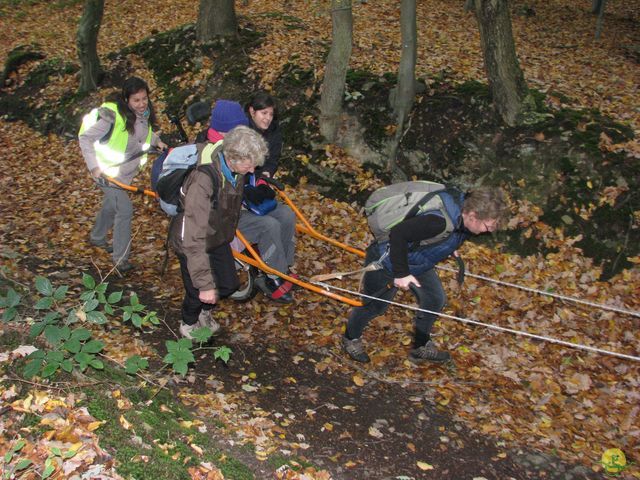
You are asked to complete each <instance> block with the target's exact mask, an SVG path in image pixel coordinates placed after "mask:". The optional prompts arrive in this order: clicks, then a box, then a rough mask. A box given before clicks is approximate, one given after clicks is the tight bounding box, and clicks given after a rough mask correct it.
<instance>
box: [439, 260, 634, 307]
mask: <svg viewBox="0 0 640 480" xmlns="http://www.w3.org/2000/svg"><path fill="white" fill-rule="evenodd" d="M436 268H437V269H439V270H445V271H447V272H453V273H456V270H455V269H453V268H451V267H444V266H441V265H437V266H436ZM465 275H466V276H467V277H471V278H477V279H480V280H485V281H487V282H491V283H495V284H498V285H503V286H505V287H513V288H518V289H520V290H524V291H525V292H531V293H537V294H538V295H546V296H548V297H553V298H557V299H558V300H565V301H567V302H573V303H579V304H581V305H588V306H589V307H595V308H600V309H602V310H609V311H611V312H616V313H623V314H625V315H632V316H634V317H640V312H637V311H634V310H627V309H625V308H618V307H614V306H611V305H605V304H602V303H596V302H589V301H588V300H581V299H579V298H575V297H570V296H567V295H560V294H558V293H552V292H545V291H544V290H538V289H536V288H531V287H525V286H523V285H518V284H516V283H509V282H503V281H502V280H496V279H494V278H491V277H484V276H482V275H477V274H474V273H469V272H467V273H465Z"/></svg>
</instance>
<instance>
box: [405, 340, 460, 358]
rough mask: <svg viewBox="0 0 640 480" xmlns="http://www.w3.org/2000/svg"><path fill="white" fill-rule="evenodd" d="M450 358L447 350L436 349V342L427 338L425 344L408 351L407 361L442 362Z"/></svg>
mask: <svg viewBox="0 0 640 480" xmlns="http://www.w3.org/2000/svg"><path fill="white" fill-rule="evenodd" d="M449 360H451V355H450V354H449V352H445V351H443V350H438V349H437V348H436V344H435V343H433V342H432V341H431V340H429V341H428V342H427V343H426V344H425V345H423V346H421V347H418V348H414V349H413V350H411V351H410V352H409V361H411V362H413V363H422V362H426V361H428V362H436V363H443V362H448V361H449Z"/></svg>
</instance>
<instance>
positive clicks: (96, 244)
mask: <svg viewBox="0 0 640 480" xmlns="http://www.w3.org/2000/svg"><path fill="white" fill-rule="evenodd" d="M89 244H90V245H92V246H94V247H97V248H101V249H102V250H104V251H105V252H107V253H113V247H112V246H111V245H109V244H108V243H107V242H105V241H103V242H95V241H93V240H92V239H91V235H89Z"/></svg>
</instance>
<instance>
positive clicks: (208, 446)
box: [87, 388, 253, 480]
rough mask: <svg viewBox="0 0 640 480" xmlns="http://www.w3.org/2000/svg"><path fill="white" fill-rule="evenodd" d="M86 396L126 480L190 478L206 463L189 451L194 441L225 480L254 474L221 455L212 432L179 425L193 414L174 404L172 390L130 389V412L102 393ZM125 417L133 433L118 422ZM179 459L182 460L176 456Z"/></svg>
mask: <svg viewBox="0 0 640 480" xmlns="http://www.w3.org/2000/svg"><path fill="white" fill-rule="evenodd" d="M123 391H124V392H127V391H128V389H127V388H125V389H124V390H123ZM87 398H88V401H87V408H88V410H89V413H90V414H92V415H93V416H94V417H96V418H97V419H98V420H104V421H105V423H104V424H103V425H102V426H101V427H100V429H99V430H98V431H97V433H98V435H99V437H100V444H101V446H102V447H103V448H106V449H107V450H109V451H110V452H111V453H112V455H114V456H115V459H116V469H117V471H118V473H119V474H120V475H122V476H123V477H125V478H136V479H137V480H146V479H149V480H157V479H158V478H162V479H163V480H165V479H166V480H173V479H188V478H190V477H189V474H188V471H187V469H188V468H189V467H193V466H196V465H198V464H199V463H200V461H202V460H203V458H201V457H198V456H197V455H196V454H195V452H194V451H193V449H192V448H191V447H190V445H191V444H194V443H195V444H197V445H198V446H199V447H200V448H202V449H203V451H204V454H203V457H204V459H205V460H207V461H211V462H212V463H213V464H215V465H217V466H218V468H220V469H221V470H222V472H223V473H224V475H225V478H229V479H237V480H250V479H253V474H252V473H251V470H250V469H249V468H248V467H246V466H245V465H243V464H242V463H241V462H240V461H238V460H236V459H234V458H233V457H232V456H230V455H227V454H223V453H222V452H221V451H220V450H219V449H218V448H217V446H216V445H215V444H214V441H213V439H212V437H211V435H210V434H209V435H205V434H202V433H200V432H198V431H197V430H195V429H191V428H185V427H183V426H182V425H181V424H180V421H181V420H183V419H184V420H191V419H192V418H193V416H192V415H191V414H190V412H189V411H188V410H186V409H185V408H184V406H183V405H181V404H179V403H176V402H175V401H174V399H173V397H172V395H171V392H168V391H165V390H163V391H160V392H155V390H152V389H146V388H140V389H138V390H137V391H131V392H129V399H130V400H132V401H133V402H134V405H135V407H134V408H133V409H130V410H126V411H122V410H119V409H118V408H117V404H116V401H115V400H114V399H112V398H110V397H107V396H105V395H104V394H103V393H102V392H100V391H95V390H94V391H89V392H87ZM121 415H122V416H124V417H125V418H126V420H127V421H128V422H129V423H130V424H131V426H132V428H131V430H125V429H124V428H123V427H122V425H121V424H120V422H119V420H118V419H119V418H120V416H121ZM136 438H137V440H136ZM161 445H162V446H163V448H164V449H163V448H160V446H161ZM142 456H144V457H145V458H146V459H147V460H146V461H143V460H142V458H143V457H142ZM176 456H177V457H178V460H176V459H175V458H173V457H176Z"/></svg>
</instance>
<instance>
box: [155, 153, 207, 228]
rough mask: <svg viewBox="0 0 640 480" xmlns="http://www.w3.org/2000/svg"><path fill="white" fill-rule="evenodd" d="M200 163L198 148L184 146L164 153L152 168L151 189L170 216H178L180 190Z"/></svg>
mask: <svg viewBox="0 0 640 480" xmlns="http://www.w3.org/2000/svg"><path fill="white" fill-rule="evenodd" d="M197 163H198V147H197V146H196V145H183V146H181V147H176V148H174V149H172V150H171V151H169V152H167V153H163V154H162V155H160V156H159V157H158V158H156V160H155V161H154V162H153V166H152V167H151V188H153V190H154V191H155V192H156V193H157V194H158V196H159V197H160V207H161V208H162V210H164V212H165V213H166V214H168V215H171V216H175V215H177V214H178V202H179V200H180V188H181V187H182V184H183V183H184V180H185V179H186V178H187V175H188V174H189V172H191V170H193V169H194V168H195V167H196V165H197Z"/></svg>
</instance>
